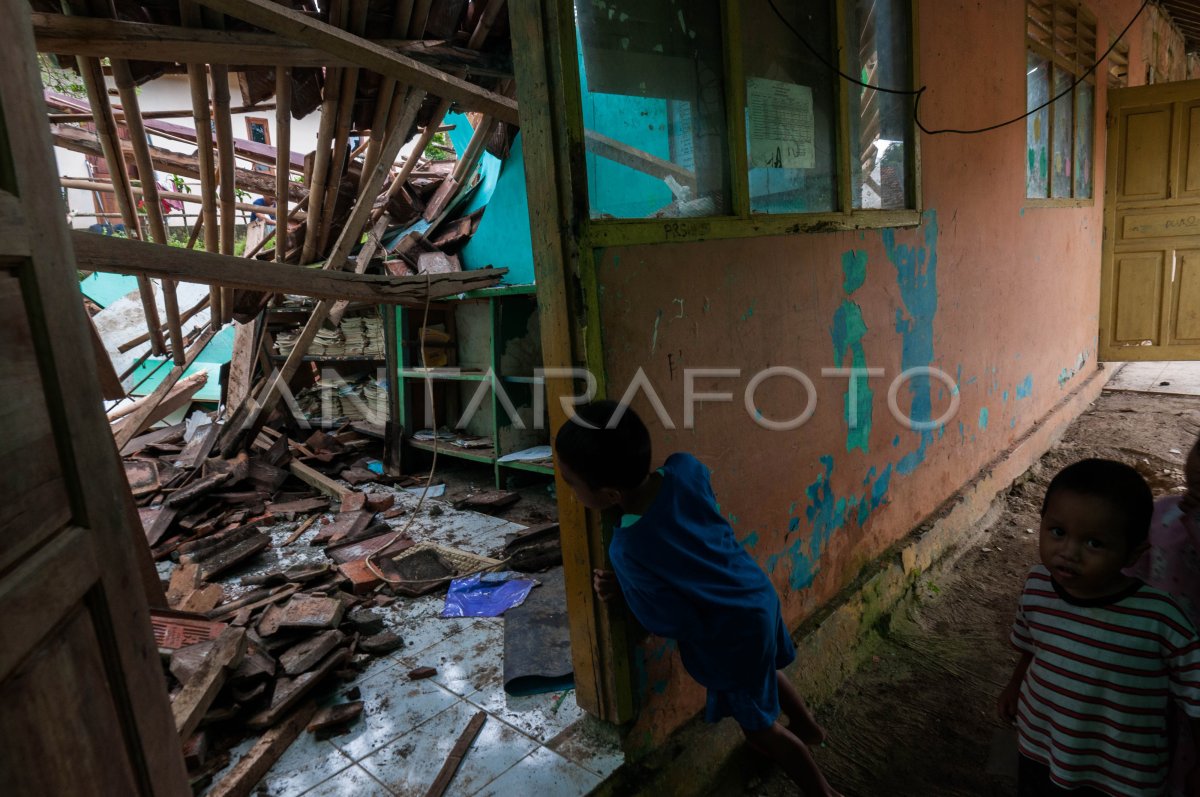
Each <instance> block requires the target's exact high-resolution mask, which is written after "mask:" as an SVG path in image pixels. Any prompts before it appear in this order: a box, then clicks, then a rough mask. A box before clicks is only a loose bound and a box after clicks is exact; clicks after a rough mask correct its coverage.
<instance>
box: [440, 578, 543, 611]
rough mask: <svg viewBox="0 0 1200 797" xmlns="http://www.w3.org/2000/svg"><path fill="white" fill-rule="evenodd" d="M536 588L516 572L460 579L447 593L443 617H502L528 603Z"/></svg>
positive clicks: (454, 581) (533, 582)
mask: <svg viewBox="0 0 1200 797" xmlns="http://www.w3.org/2000/svg"><path fill="white" fill-rule="evenodd" d="M536 584H537V582H536V581H533V580H532V579H528V578H521V577H520V576H519V574H517V573H514V572H512V571H505V572H503V573H476V574H475V575H472V576H465V577H463V578H456V579H454V580H453V581H451V582H450V591H449V592H447V593H446V608H444V609H443V610H442V617H499V616H500V615H502V614H504V612H505V611H507V610H509V609H511V608H512V607H514V606H520V605H521V604H522V603H524V602H525V598H527V597H528V596H529V591H530V590H532V589H533V588H534V586H535V585H536Z"/></svg>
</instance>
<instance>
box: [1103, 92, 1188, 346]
mask: <svg viewBox="0 0 1200 797" xmlns="http://www.w3.org/2000/svg"><path fill="white" fill-rule="evenodd" d="M1108 109H1109V110H1108V114H1109V115H1108V158H1107V162H1108V167H1107V168H1108V177H1107V180H1106V188H1105V192H1104V256H1103V258H1104V263H1103V271H1102V279H1101V287H1100V357H1101V359H1105V360H1200V80H1189V81H1183V82H1179V83H1165V84H1161V85H1157V86H1137V87H1133V88H1126V89H1113V90H1110V91H1109V92H1108Z"/></svg>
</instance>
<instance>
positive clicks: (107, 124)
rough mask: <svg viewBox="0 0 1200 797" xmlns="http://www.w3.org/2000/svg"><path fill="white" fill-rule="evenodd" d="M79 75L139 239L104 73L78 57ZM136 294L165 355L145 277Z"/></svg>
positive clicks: (120, 202) (129, 224)
mask: <svg viewBox="0 0 1200 797" xmlns="http://www.w3.org/2000/svg"><path fill="white" fill-rule="evenodd" d="M64 9H65V10H66V11H67V12H68V13H70V10H71V9H70V5H69V4H64ZM76 61H77V63H78V65H79V73H80V75H81V76H82V77H83V83H84V86H85V87H86V88H87V93H88V97H89V99H90V104H91V106H92V120H93V122H94V123H95V125H96V133H97V136H98V137H99V139H100V147H101V149H102V151H103V152H104V160H105V162H106V163H107V164H108V171H109V173H110V174H111V175H112V181H113V185H114V186H116V189H117V190H116V192H115V193H116V195H117V207H118V208H119V209H120V211H121V219H122V221H123V222H124V223H125V230H126V232H127V233H128V235H129V236H130V237H131V238H140V237H141V227H140V226H139V223H138V216H137V209H136V206H135V205H134V201H133V192H132V190H130V189H131V186H130V182H129V170H128V169H127V168H126V166H125V157H124V152H123V150H122V148H121V141H120V138H119V137H118V136H117V123H116V120H115V119H114V118H113V113H112V106H111V105H110V104H109V102H108V85H107V84H106V83H105V82H104V73H103V72H102V70H101V69H100V60H99V59H98V58H88V57H86V56H79V57H78V58H77V59H76ZM138 294H139V296H140V297H141V300H142V312H144V313H145V314H146V326H147V328H148V329H150V331H151V332H150V335H151V337H150V344H151V347H152V349H153V351H154V354H155V355H156V356H158V355H161V354H163V353H164V352H165V351H166V341H165V340H164V339H163V335H162V331H161V329H160V327H161V325H162V322H161V321H159V318H158V305H157V304H156V302H155V300H154V287H153V285H151V283H150V280H148V279H146V278H145V277H141V278H139V279H138Z"/></svg>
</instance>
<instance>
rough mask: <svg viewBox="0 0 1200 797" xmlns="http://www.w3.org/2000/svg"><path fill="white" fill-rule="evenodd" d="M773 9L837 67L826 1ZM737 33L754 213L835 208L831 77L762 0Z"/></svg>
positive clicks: (745, 9) (749, 9)
mask: <svg viewBox="0 0 1200 797" xmlns="http://www.w3.org/2000/svg"><path fill="white" fill-rule="evenodd" d="M776 5H777V6H778V7H779V9H780V11H782V12H783V14H784V15H785V16H786V18H787V20H788V22H790V23H791V25H792V27H794V28H796V29H797V30H798V31H800V32H801V33H803V34H804V36H805V38H806V39H807V41H808V43H809V44H811V45H812V46H813V47H814V48H815V49H817V50H818V51H819V52H820V53H821V54H822V56H823V57H824V58H825V59H826V60H827V61H829V62H830V63H837V55H836V54H835V53H834V48H833V44H834V40H835V39H836V38H837V37H836V34H835V31H836V25H835V23H834V17H833V8H832V4H831V3H828V2H811V1H810V2H803V3H778V2H777V3H776ZM742 30H743V31H744V33H743V39H742V43H743V54H742V63H743V67H744V69H745V73H746V109H745V113H746V145H747V154H748V156H749V164H750V175H749V176H750V210H751V212H753V213H819V212H828V211H832V210H834V209H836V208H837V206H838V203H837V132H836V131H837V111H836V108H837V106H836V104H835V98H834V90H835V86H836V79H837V78H836V76H835V75H833V74H832V73H831V72H830V71H829V69H828V68H827V67H825V66H823V65H822V64H821V62H820V61H818V60H817V59H816V58H814V57H813V55H812V54H811V53H810V52H809V51H808V50H807V49H806V48H805V47H804V44H803V43H802V42H801V41H800V39H799V38H797V37H796V34H794V33H792V31H790V30H789V29H788V28H787V26H785V25H784V24H783V23H782V22H780V20H779V17H777V16H775V12H774V11H773V10H772V9H771V6H770V4H769V3H768V2H767V0H745V2H743V3H742Z"/></svg>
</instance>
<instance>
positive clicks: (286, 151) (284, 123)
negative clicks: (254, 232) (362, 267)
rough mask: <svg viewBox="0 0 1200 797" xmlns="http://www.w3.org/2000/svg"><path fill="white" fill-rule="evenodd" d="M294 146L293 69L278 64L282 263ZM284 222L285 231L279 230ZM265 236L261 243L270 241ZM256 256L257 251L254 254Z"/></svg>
mask: <svg viewBox="0 0 1200 797" xmlns="http://www.w3.org/2000/svg"><path fill="white" fill-rule="evenodd" d="M291 150H292V70H291V68H289V67H286V66H278V67H275V232H276V236H277V238H278V241H277V242H276V244H275V261H276V262H277V263H282V262H283V261H284V258H286V257H287V244H288V220H289V219H290V218H291V213H290V212H289V210H288V200H289V197H288V182H289V181H290V180H291V169H290V168H288V163H289V161H290V159H291ZM281 226H282V228H283V234H282V235H281V234H279V229H280V227H281ZM266 241H267V239H266V238H265V237H264V238H263V240H262V241H261V243H266ZM250 256H251V257H253V255H250Z"/></svg>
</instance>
